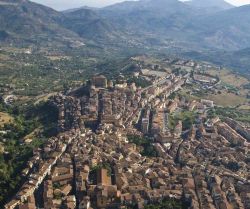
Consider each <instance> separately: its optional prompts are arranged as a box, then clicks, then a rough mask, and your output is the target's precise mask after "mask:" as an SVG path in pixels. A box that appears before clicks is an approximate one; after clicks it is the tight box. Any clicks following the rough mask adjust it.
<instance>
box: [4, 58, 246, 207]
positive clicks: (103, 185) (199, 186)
mask: <svg viewBox="0 0 250 209" xmlns="http://www.w3.org/2000/svg"><path fill="white" fill-rule="evenodd" d="M166 62H167V61H166ZM175 64H176V65H178V64H179V65H181V66H185V67H194V65H195V63H192V62H186V63H175ZM158 68H159V67H154V70H152V69H151V70H146V69H144V70H140V71H138V72H134V74H133V76H134V77H136V78H137V79H138V78H143V79H144V80H147V81H149V83H150V84H149V85H147V86H146V87H139V86H137V85H136V84H135V83H133V82H127V79H126V78H125V77H124V76H122V75H121V76H120V77H118V78H117V79H116V80H108V79H107V78H106V77H105V76H103V75H95V76H93V77H92V79H91V80H89V81H87V82H85V83H84V84H83V85H82V86H81V87H79V88H76V89H72V90H70V91H68V92H66V93H65V94H62V93H59V94H56V95H54V96H52V97H51V98H50V99H49V102H50V104H51V106H53V107H55V108H56V109H57V111H58V122H57V130H58V135H57V136H55V137H52V138H50V139H48V141H47V142H46V143H45V144H44V145H43V146H42V147H41V148H37V149H35V150H33V157H32V158H31V159H29V161H28V163H27V167H26V168H25V169H24V170H23V171H22V174H21V175H22V177H23V178H24V179H26V180H25V182H24V183H23V185H22V186H21V187H20V189H19V191H18V192H17V194H16V195H15V196H14V197H12V198H11V199H10V201H9V203H7V204H6V205H5V208H6V209H14V208H20V209H32V208H36V207H39V208H45V209H51V208H70V209H74V208H79V209H91V208H93V209H104V208H146V207H147V205H148V206H149V205H157V204H164V203H166V204H167V202H170V203H172V204H176V205H178V208H193V209H224V208H227V209H248V208H250V172H249V170H250V164H249V159H250V156H249V155H250V152H249V148H250V129H249V126H248V125H246V124H244V123H241V122H238V121H236V120H234V119H232V118H229V117H225V118H223V119H222V118H220V117H218V116H215V115H213V114H211V110H212V109H214V108H215V105H216V104H214V102H213V101H212V100H208V99H193V98H192V97H189V98H187V97H185V96H183V94H182V93H180V92H182V91H183V89H185V88H186V86H187V85H190V84H189V83H195V84H196V85H200V89H206V90H209V91H210V90H211V91H215V89H216V86H217V85H218V83H220V79H219V78H217V77H212V76H209V75H205V74H199V73H197V74H194V73H193V72H192V73H190V72H184V73H172V72H167V71H162V70H159V69H158ZM179 70H180V69H179ZM194 92H195V91H194ZM189 94H191V93H190V92H189ZM173 207H174V206H173ZM176 207H177V206H176Z"/></svg>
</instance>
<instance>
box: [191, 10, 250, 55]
mask: <svg viewBox="0 0 250 209" xmlns="http://www.w3.org/2000/svg"><path fill="white" fill-rule="evenodd" d="M249 14H250V5H246V6H241V7H236V8H233V9H230V10H226V11H222V12H218V13H216V14H213V15H208V16H204V17H201V18H200V19H199V20H195V21H194V22H193V24H194V25H195V26H196V27H197V26H198V27H199V28H195V31H196V32H197V36H198V37H200V38H197V41H200V42H203V43H205V44H206V45H207V46H212V47H214V48H217V49H224V50H227V51H229V50H231V51H233V50H240V49H243V48H246V47H250V15H249Z"/></svg>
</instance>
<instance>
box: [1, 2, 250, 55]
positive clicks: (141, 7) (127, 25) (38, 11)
mask: <svg viewBox="0 0 250 209" xmlns="http://www.w3.org/2000/svg"><path fill="white" fill-rule="evenodd" d="M249 14H250V6H249V5H246V6H242V7H234V6H232V5H230V4H228V3H226V2H225V1H223V0H192V1H189V2H180V1H178V0H139V1H126V2H122V3H118V4H114V5H112V6H108V7H105V8H102V9H96V8H86V7H83V8H79V9H73V10H67V11H63V12H57V11H55V10H53V9H51V8H48V7H45V6H42V5H39V4H36V3H33V2H30V1H28V0H0V26H1V27H0V43H1V44H3V45H4V44H6V45H8V44H14V45H19V46H20V45H23V46H27V45H41V46H51V47H58V46H59V47H60V46H62V47H63V46H64V47H65V46H66V47H67V46H70V47H77V46H82V44H83V43H85V42H86V43H88V42H91V43H95V44H97V45H101V46H102V47H106V48H107V49H108V48H109V47H110V46H115V45H117V46H118V47H120V48H121V47H124V48H126V47H130V48H131V47H134V48H137V47H139V48H145V49H151V48H152V49H156V50H165V49H166V50H171V49H174V50H177V51H178V50H180V52H182V51H184V52H188V51H197V52H199V53H202V52H203V51H207V50H212V51H217V52H221V51H226V52H230V53H233V51H240V50H243V49H244V48H250V15H249Z"/></svg>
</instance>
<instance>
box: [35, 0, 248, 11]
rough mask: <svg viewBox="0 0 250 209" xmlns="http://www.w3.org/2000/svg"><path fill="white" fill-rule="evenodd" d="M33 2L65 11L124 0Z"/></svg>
mask: <svg viewBox="0 0 250 209" xmlns="http://www.w3.org/2000/svg"><path fill="white" fill-rule="evenodd" d="M31 1H34V2H37V3H40V4H44V5H47V6H49V7H52V8H54V9H56V10H65V9H70V8H77V7H81V6H90V7H103V6H107V5H111V4H114V3H118V2H122V1H124V0H31ZM226 1H227V2H229V3H231V4H233V5H236V6H241V5H244V4H250V0H226Z"/></svg>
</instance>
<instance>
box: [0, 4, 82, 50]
mask: <svg viewBox="0 0 250 209" xmlns="http://www.w3.org/2000/svg"><path fill="white" fill-rule="evenodd" d="M63 20H64V16H63V15H62V14H61V13H60V12H57V11H55V10H53V9H51V8H48V7H45V6H42V5H39V4H36V3H33V2H30V1H27V0H1V1H0V25H1V27H0V41H1V42H2V43H5V44H15V45H24V46H27V45H29V44H34V45H43V46H50V45H58V46H64V45H66V46H70V45H71V44H76V43H81V42H82V41H83V40H82V39H81V38H80V37H79V36H78V35H77V34H75V33H74V32H72V31H70V30H67V29H65V28H64V27H62V26H61V25H60V23H61V22H63Z"/></svg>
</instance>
